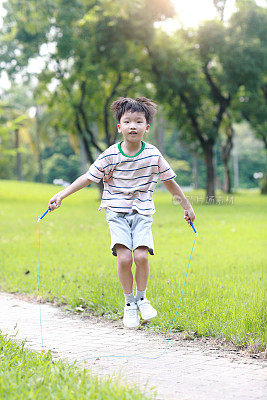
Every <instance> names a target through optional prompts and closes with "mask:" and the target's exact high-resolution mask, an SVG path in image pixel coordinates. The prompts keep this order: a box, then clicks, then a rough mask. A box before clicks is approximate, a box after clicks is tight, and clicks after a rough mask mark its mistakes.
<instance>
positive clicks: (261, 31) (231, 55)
mask: <svg viewBox="0 0 267 400" xmlns="http://www.w3.org/2000/svg"><path fill="white" fill-rule="evenodd" d="M255 25H257V27H256V26H255ZM266 26H267V24H266V13H263V12H262V10H261V9H260V8H259V7H257V6H256V5H255V4H253V3H251V4H250V5H249V6H248V7H247V8H241V9H240V10H239V11H238V12H237V13H235V14H234V15H233V17H232V18H231V20H230V22H229V25H228V26H225V25H224V24H223V23H222V22H219V21H216V20H215V21H208V22H206V23H204V24H203V25H202V26H200V27H199V28H198V30H196V31H193V30H191V29H188V30H179V31H177V32H176V33H175V34H174V36H173V37H169V36H168V35H167V34H165V33H163V32H161V33H159V34H158V35H157V37H156V39H155V41H154V42H153V43H151V44H149V45H147V51H148V54H149V56H150V59H151V68H152V71H153V73H154V82H155V85H157V89H158V98H159V99H160V100H161V101H164V102H165V103H168V108H169V115H170V117H172V118H173V119H176V121H177V125H178V128H179V129H181V130H182V131H183V132H184V135H185V138H186V140H187V141H188V142H196V141H197V142H198V143H199V145H200V149H201V150H200V154H201V155H202V157H203V158H204V160H205V164H206V169H207V179H206V191H207V196H208V197H212V198H214V197H215V186H214V177H215V171H214V162H213V148H214V144H215V142H216V141H217V140H218V137H219V133H220V131H221V129H222V127H223V123H224V120H225V119H226V118H227V113H228V115H229V112H230V110H231V107H232V106H233V104H234V102H235V101H236V99H237V98H238V96H239V93H240V90H243V88H246V90H250V91H252V92H253V93H255V90H257V89H256V88H257V87H258V86H259V85H261V83H262V82H263V74H264V71H265V69H266V56H265V54H266V45H265V43H266V41H265V39H264V37H266V36H267V35H266ZM244 38H245V40H244ZM229 133H230V131H229V130H228V135H227V136H228V139H227V140H228V142H229V141H230V140H231V137H232V133H233V132H232V131H231V134H230V135H229ZM227 149H231V146H230V147H229V146H228V145H227ZM225 150H226V149H225ZM229 154H230V152H229V151H228V150H227V151H224V158H225V157H226V156H227V157H228V158H229ZM225 161H226V159H225ZM226 176H228V173H227V174H226ZM227 187H229V182H228V184H227Z"/></svg>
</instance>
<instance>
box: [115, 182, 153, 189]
mask: <svg viewBox="0 0 267 400" xmlns="http://www.w3.org/2000/svg"><path fill="white" fill-rule="evenodd" d="M149 183H157V181H151V182H146V183H142V184H141V185H137V187H138V186H145V185H148V184H149ZM108 186H111V187H116V188H118V189H134V188H135V187H136V186H127V187H125V186H115V185H111V184H110V183H108Z"/></svg>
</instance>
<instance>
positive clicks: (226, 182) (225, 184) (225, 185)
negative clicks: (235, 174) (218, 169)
mask: <svg viewBox="0 0 267 400" xmlns="http://www.w3.org/2000/svg"><path fill="white" fill-rule="evenodd" d="M223 169H224V182H223V189H224V193H229V194H230V193H232V190H231V176H230V169H229V166H228V162H224V163H223Z"/></svg>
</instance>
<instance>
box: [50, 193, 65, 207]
mask: <svg viewBox="0 0 267 400" xmlns="http://www.w3.org/2000/svg"><path fill="white" fill-rule="evenodd" d="M61 202H62V197H61V196H60V194H59V193H57V194H55V196H53V197H52V198H51V199H50V200H49V203H48V207H50V210H51V211H53V210H54V209H55V208H58V207H60V206H61Z"/></svg>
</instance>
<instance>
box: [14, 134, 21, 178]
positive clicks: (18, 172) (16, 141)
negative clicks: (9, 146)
mask: <svg viewBox="0 0 267 400" xmlns="http://www.w3.org/2000/svg"><path fill="white" fill-rule="evenodd" d="M19 139H20V138H19V129H16V130H15V147H16V150H17V179H18V181H22V170H21V154H20V152H19V147H20V140H19Z"/></svg>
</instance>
